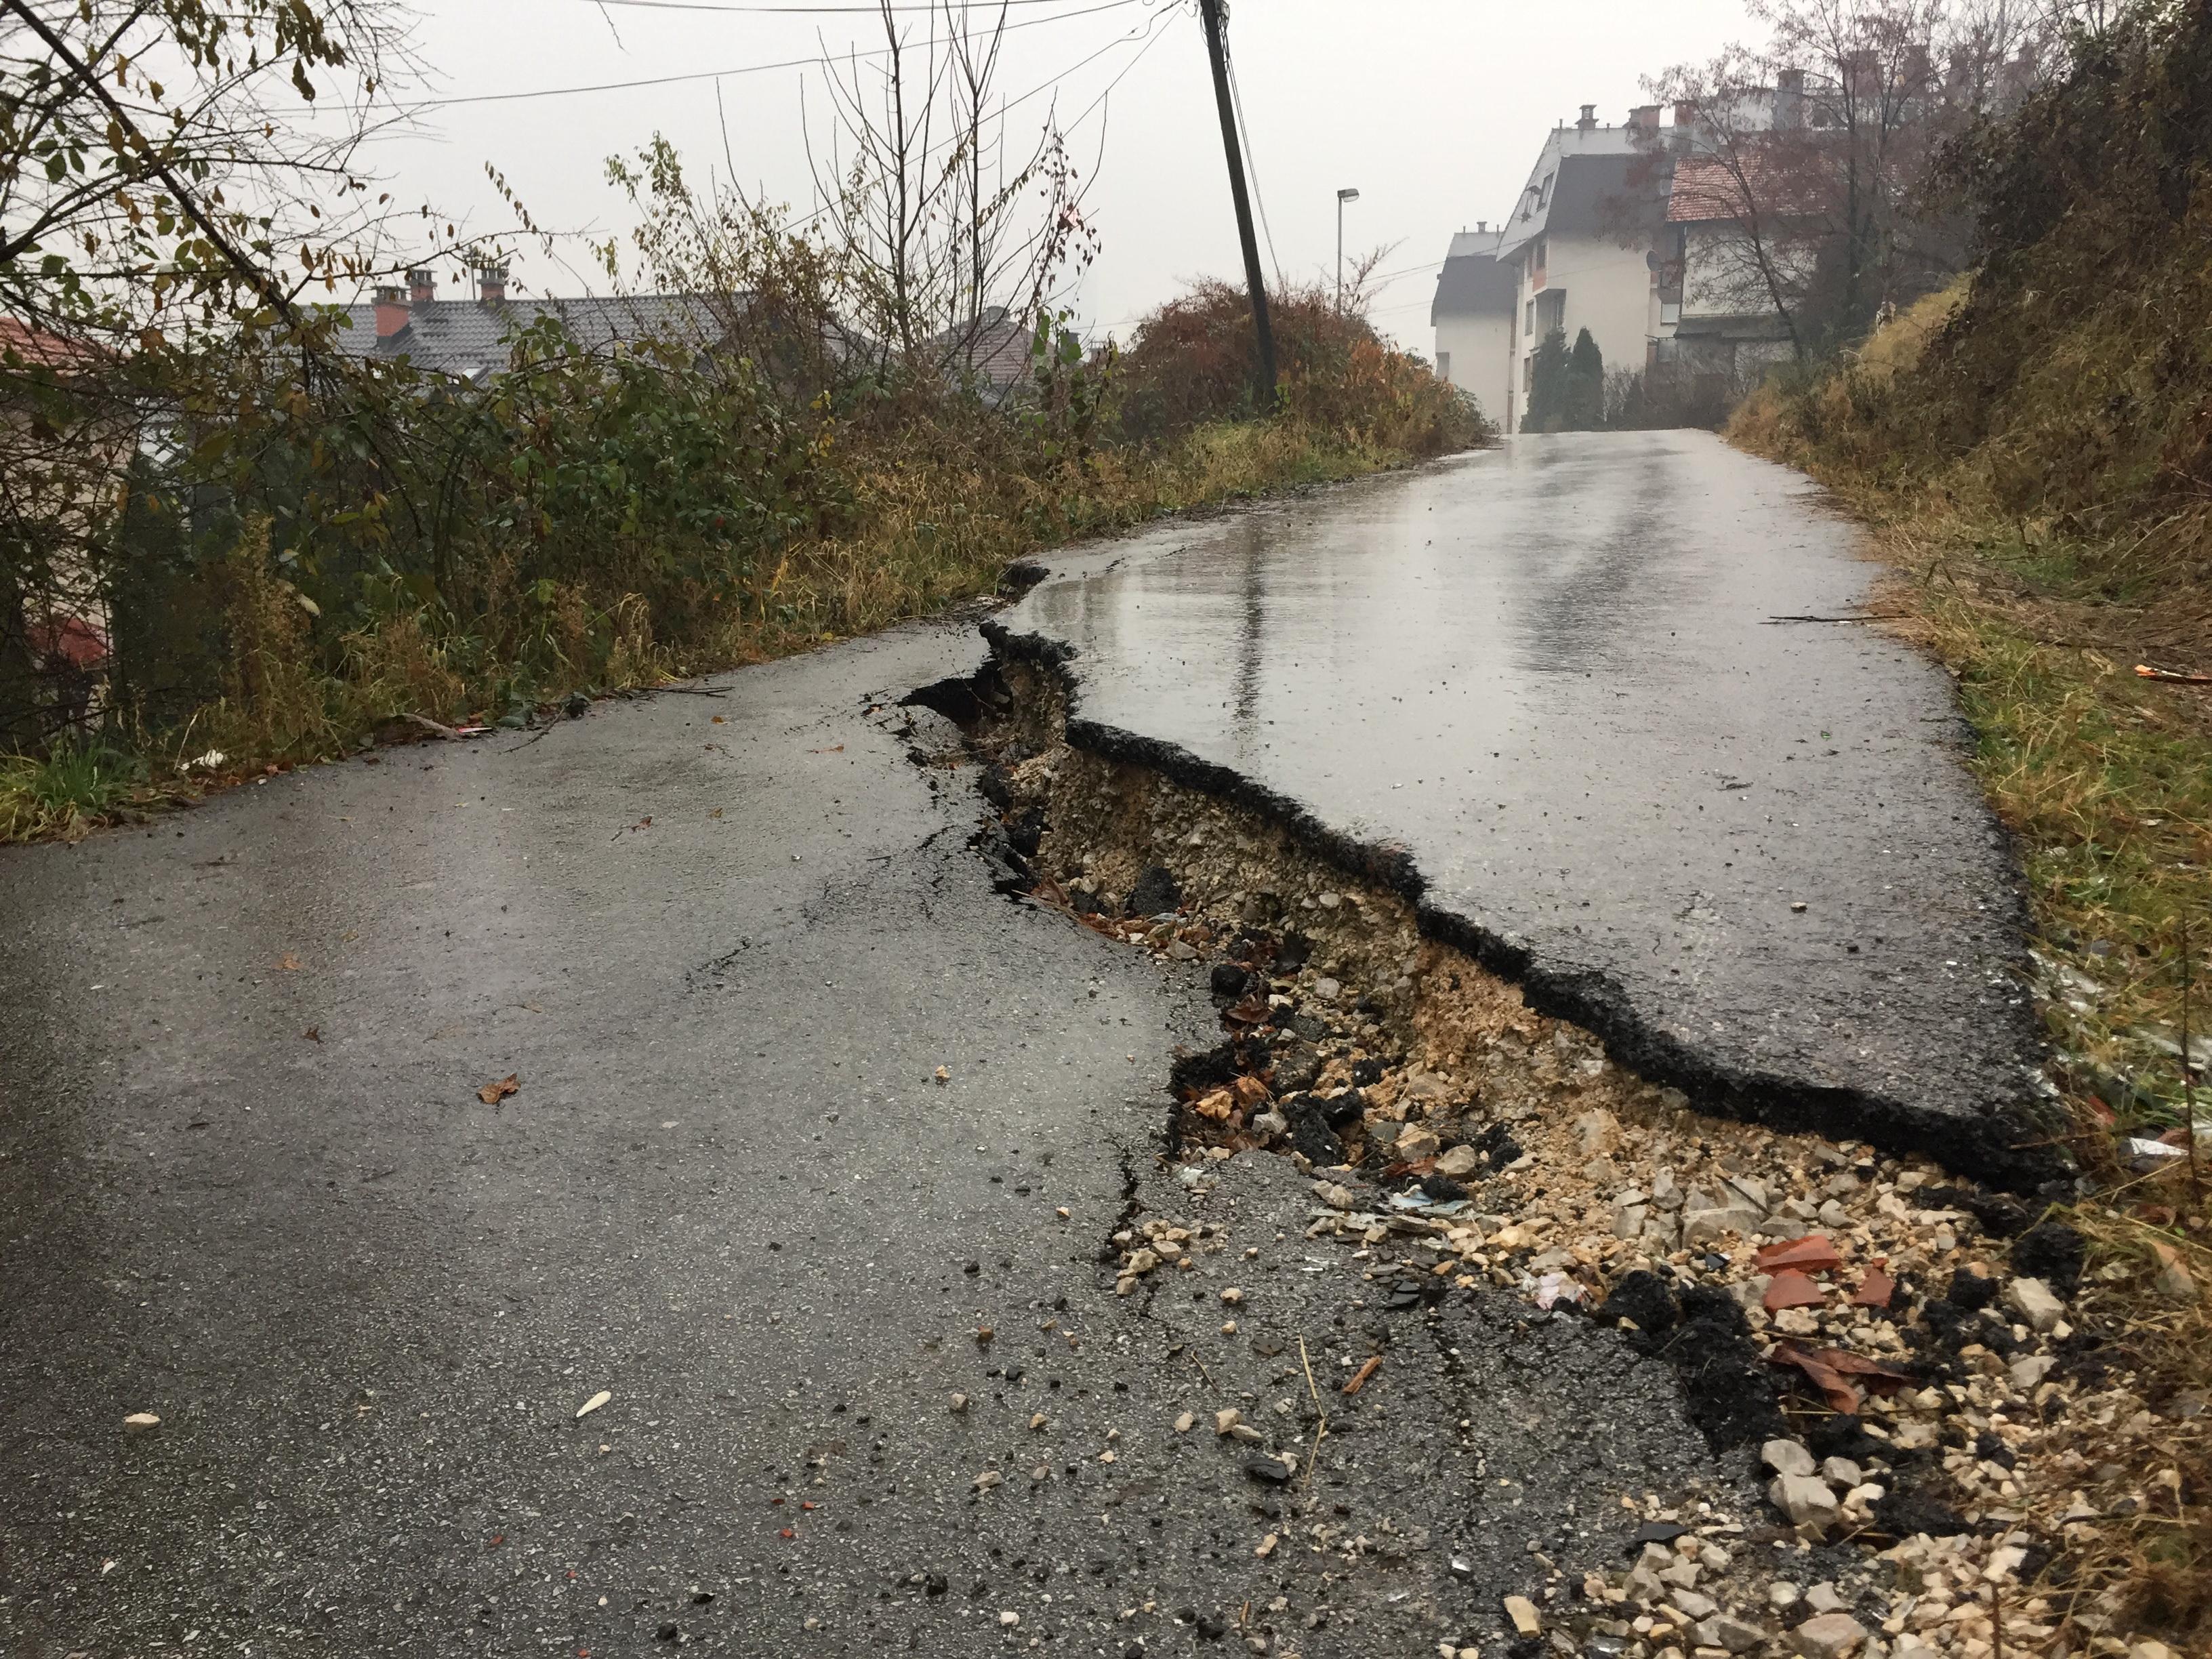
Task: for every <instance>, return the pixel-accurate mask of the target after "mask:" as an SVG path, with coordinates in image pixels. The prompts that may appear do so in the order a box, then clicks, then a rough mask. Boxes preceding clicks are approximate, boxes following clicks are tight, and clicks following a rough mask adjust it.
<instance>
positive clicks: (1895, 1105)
mask: <svg viewBox="0 0 2212 1659" xmlns="http://www.w3.org/2000/svg"><path fill="white" fill-rule="evenodd" d="M980 626H981V632H982V635H983V637H984V639H985V640H986V641H987V642H988V643H989V645H990V647H991V649H992V652H993V653H994V655H995V656H998V657H1000V658H1003V659H1007V660H1010V661H1017V662H1021V663H1024V664H1027V665H1030V666H1031V667H1033V668H1036V669H1037V670H1039V671H1042V672H1044V673H1047V674H1048V675H1050V676H1051V677H1052V678H1053V680H1054V683H1055V684H1057V685H1058V687H1059V689H1060V694H1061V696H1063V697H1064V698H1065V699H1066V707H1067V727H1066V734H1067V741H1068V743H1069V744H1071V745H1072V746H1073V747H1075V748H1078V749H1081V750H1086V751H1088V752H1089V753H1091V754H1094V755H1097V756H1098V757H1101V758H1102V759H1104V760H1109V761H1116V762H1120V763H1124V764H1127V765H1132V766H1139V767H1142V768H1145V769H1148V770H1150V771H1152V772H1156V773H1158V775H1161V776H1163V777H1164V778H1167V779H1168V780H1169V781H1171V782H1174V783H1176V784H1179V785H1181V786H1182V787H1184V788H1187V789H1191V790H1194V791H1196V792H1198V793H1201V794H1206V795H1210V796H1212V797H1214V798H1215V799H1219V800H1224V801H1227V802H1229V803H1231V804H1232V805H1237V806H1241V807H1243V808H1244V809H1246V810H1247V811H1252V812H1255V813H1257V814H1259V815H1260V816H1261V817H1266V818H1267V819H1269V820H1271V821H1273V822H1274V823H1278V824H1279V825H1280V826H1281V827H1282V828H1283V829H1285V831H1286V832H1287V833H1289V834H1290V835H1291V836H1292V837H1293V838H1295V839H1296V840H1297V842H1299V844H1300V845H1302V846H1304V848H1306V849H1307V850H1308V851H1310V852H1311V853H1314V854H1316V855H1318V856H1319V857H1321V858H1323V859H1325V860H1328V861H1329V862H1330V863H1332V864H1334V865H1335V866H1338V867H1339V868H1340V869H1342V870H1344V871H1346V872H1349V873H1352V874H1354V875H1358V876H1362V877H1364V878H1367V879H1369V880H1371V881H1374V882H1376V883H1378V884H1382V885H1383V886H1386V887H1388V888H1389V890H1391V891H1393V892H1395V893H1396V894H1398V895H1399V896H1401V897H1402V898H1404V899H1405V900H1407V902H1409V903H1411V904H1412V905H1413V911H1414V919H1415V926H1416V927H1417V928H1418V929H1419V933H1421V935H1422V937H1424V938H1425V939H1434V940H1436V941H1437V943H1439V944H1442V945H1449V946H1450V947H1451V948H1453V949H1455V950H1456V951H1461V952H1462V953H1463V954H1465V955H1466V956H1468V957H1471V958H1472V959H1473V960H1474V962H1475V963H1477V964H1478V965H1480V967H1481V968H1483V969H1485V970H1486V971H1487V972H1489V973H1492V974H1495V975H1498V977H1499V978H1500V979H1503V980H1505V981H1509V982H1510V983H1511V984H1513V985H1515V986H1516V987H1519V989H1520V991H1521V993H1522V995H1523V996H1524V997H1525V998H1526V999H1527V1000H1528V1006H1530V1007H1531V1008H1533V1009H1534V1010H1535V1011H1536V1012H1538V1013H1540V1014H1543V1015H1546V1016H1547V1017H1549V1018H1554V1019H1562V1020H1565V1021H1567V1022H1568V1023H1569V1024H1574V1025H1577V1026H1579V1027H1581V1028H1582V1029H1583V1030H1586V1031H1588V1032H1589V1033H1590V1034H1591V1035H1592V1036H1595V1037H1596V1038H1597V1039H1598V1040H1599V1042H1601V1043H1602V1044H1603V1045H1604V1047H1605V1051H1606V1053H1607V1055H1608V1056H1609V1057H1610V1058H1611V1059H1612V1060H1613V1062H1614V1063H1615V1064H1617V1065H1619V1066H1623V1067H1625V1068H1626V1069H1627V1070H1628V1071H1631V1072H1632V1073H1635V1074H1636V1075H1637V1076H1638V1077H1641V1078H1644V1079H1646V1080H1648V1081H1650V1082H1652V1083H1656V1084H1660V1085H1666V1086H1669V1087H1673V1088H1677V1089H1680V1090H1681V1091H1683V1092H1684V1093H1685V1094H1687V1095H1689V1096H1690V1097H1691V1099H1692V1103H1693V1104H1695V1105H1696V1106H1697V1107H1698V1108H1699V1109H1700V1110H1705V1111H1710V1112H1713V1113H1716V1114H1717V1115H1722V1116H1726V1117H1733V1118H1737V1119H1741V1120H1743V1121H1748V1122H1753V1123H1760V1124H1765V1125H1766V1126H1767V1127H1771V1128H1775V1129H1781V1130H1787V1131H1792V1132H1811V1133H1820V1134H1826V1135H1830V1136H1833V1137H1838V1138H1841V1139H1863V1140H1867V1141H1870V1142H1872V1143H1873V1144H1874V1145H1875V1146H1879V1147H1881V1149H1882V1150H1883V1151H1884V1152H1893V1153H1901V1152H1917V1153H1922V1154H1924V1155H1926V1156H1928V1157H1929V1158H1934V1159H1935V1160H1936V1162H1938V1163H1940V1164H1942V1165H1943V1166H1944V1167H1946V1168H1947V1169H1949V1170H1953V1171H1954V1173H1956V1174H1959V1175H1962V1176H1971V1177H1973V1178H1974V1179H1977V1180H1980V1181H1983V1182H1988V1183H1990V1185H1993V1186H1997V1187H2002V1188H2008V1189H2009V1190H2012V1191H2015V1192H2023V1193H2026V1192H2033V1191H2034V1190H2035V1189H2036V1188H2039V1187H2041V1186H2043V1185H2044V1184H2045V1183H2047V1182H2053V1181H2059V1180H2064V1179H2066V1178H2068V1177H2069V1175H2070V1173H2071V1170H2070V1166H2069V1163H2068V1161H2067V1159H2066V1158H2064V1156H2063V1151H2062V1148H2063V1139H2062V1137H2063V1127H2061V1126H2058V1125H2057V1124H2055V1123H2051V1122H2045V1121H2041V1120H2040V1119H2039V1115H2038V1114H2037V1112H2036V1110H2035V1109H2033V1107H2032V1106H2031V1105H2030V1104H2028V1103H2027V1100H2025V1099H2023V1100H2022V1101H2021V1102H2020V1103H2015V1104H2014V1105H2011V1106H2009V1107H2005V1108H2000V1109H1996V1110H1993V1111H1990V1112H1988V1113H1986V1114H1984V1115H1982V1116H1981V1117H1980V1118H1979V1119H1978V1121H1973V1122H1972V1123H1967V1122H1963V1121H1961V1120H1960V1119H1959V1118H1958V1117H1955V1116H1954V1115H1949V1114H1946V1113H1942V1112H1937V1111H1935V1110H1932V1109H1929V1108H1926V1107H1923V1106H1917V1105H1915V1104H1914V1103H1912V1102H1911V1101H1909V1100H1905V1099H1900V1098H1899V1097H1896V1096H1894V1095H1891V1094H1887V1093H1883V1092H1880V1091H1874V1090H1866V1089H1856V1088H1847V1087H1838V1086H1837V1085H1829V1084H1815V1083H1809V1082H1807V1081H1805V1080H1803V1079H1795V1078H1791V1077H1790V1076H1788V1075H1786V1074H1784V1073H1777V1072H1766V1071H1754V1070H1751V1069H1748V1068H1745V1067H1741V1066H1731V1065H1729V1064H1728V1063H1727V1062H1726V1061H1724V1060H1720V1059H1719V1058H1717V1056H1714V1055H1711V1054H1705V1053H1702V1052H1700V1051H1699V1049H1698V1048H1696V1047H1694V1046H1693V1045H1692V1044H1690V1043H1687V1042H1683V1041H1681V1040H1680V1039H1679V1038H1677V1037H1674V1036H1670V1035H1668V1033H1666V1032H1663V1031H1659V1030H1654V1029H1653V1028H1652V1027H1651V1026H1650V1025H1649V1024H1647V1023H1646V1022H1645V1021H1644V1019H1643V1018H1641V1017H1640V1016H1638V1014H1637V1012H1635V1010H1634V1009H1633V1008H1632V1006H1631V1005H1630V1002H1629V999H1628V997H1627V994H1626V993H1625V992H1624V991H1623V990H1622V988H1621V987H1620V985H1619V984H1618V983H1617V982H1615V981H1613V979H1611V978H1610V977H1609V976H1608V975H1605V974H1603V973H1601V972H1600V971H1598V970H1596V969H1565V968H1561V967H1558V966H1555V965H1553V964H1551V963H1547V962H1545V961H1543V960H1542V959H1541V958H1540V957H1538V955H1537V954H1536V953H1535V952H1534V951H1533V950H1531V949H1530V948H1529V947H1528V945H1525V944H1523V943H1522V942H1520V941H1519V940H1516V939H1513V938H1510V937H1509V936H1507V935H1504V934H1501V933H1497V932H1495V931H1493V930H1492V929H1490V928H1487V927H1483V926H1482V925H1481V924H1480V923H1479V922H1476V921H1474V920H1473V919H1471V918H1469V917H1467V916H1463V915H1459V914H1458V913H1457V912H1455V911H1451V910H1448V909H1445V908H1443V907H1442V906H1440V905H1437V904H1435V903H1432V902H1430V901H1429V900H1428V899H1427V897H1426V896H1425V895H1426V893H1427V890H1428V880H1427V878H1425V876H1423V875H1422V873H1421V872H1420V870H1419V866H1417V865H1416V864H1415V863H1414V861H1413V855H1412V854H1410V853H1409V852H1407V850H1406V849H1405V848H1402V847H1396V846H1393V845H1391V844H1389V843H1388V842H1364V841H1361V840H1359V839H1358V837H1356V836H1350V835H1347V834H1346V833H1345V832H1344V831H1343V830H1340V829H1336V828H1334V826H1332V825H1330V824H1328V823H1326V822H1324V821H1323V820H1322V818H1320V817H1317V816H1316V814H1315V813H1314V812H1313V811H1311V810H1310V809H1309V808H1308V807H1306V806H1304V805H1301V804H1300V803H1299V802H1297V801H1296V800H1293V799H1290V798H1289V797H1287V796H1285V795H1283V794H1280V793H1278V792H1276V791H1275V790H1273V789H1270V788H1268V787H1266V786H1265V785H1263V784H1260V783H1256V782H1255V781H1253V780H1251V779H1250V778H1248V777H1246V776H1244V775H1243V774H1241V773H1238V772H1237V771H1235V770H1233V769H1231V768H1228V767H1225V766H1222V765H1219V764H1218V763H1214V762H1212V761H1208V760H1204V759H1201V758H1200V757H1198V756H1196V755H1194V754H1192V753H1191V752H1190V751H1189V750H1187V749H1184V748H1182V746H1181V745H1180V744H1172V743H1166V742H1163V741H1162V740H1160V739H1158V738H1147V737H1145V736H1143V735H1142V734H1140V733H1139V732H1131V731H1128V730H1127V729H1125V728H1123V727H1121V726H1109V725H1106V724H1104V723H1103V722H1101V721H1097V720H1088V719H1085V718H1084V717H1083V716H1082V714H1080V713H1079V708H1080V706H1081V697H1082V686H1081V682H1080V679H1079V677H1078V675H1077V673H1076V671H1075V663H1076V660H1077V659H1078V657H1079V654H1080V653H1079V652H1078V651H1077V650H1076V648H1075V647H1073V646H1072V645H1069V644H1068V643H1067V642H1066V641H1063V640H1055V639H1052V638H1050V637H1048V636H1047V635H1042V634H1035V633H1017V632H1015V631H1014V630H1013V629H1010V628H1008V627H1007V626H1006V623H1003V622H1000V621H999V620H997V619H996V618H986V619H985V620H984V621H983V622H982V623H981V624H980ZM2031 1092H2032V1091H2029V1090H2028V1089H2027V1085H2026V1079H2023V1089H2022V1093H2023V1095H2027V1094H2029V1093H2031Z"/></svg>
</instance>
